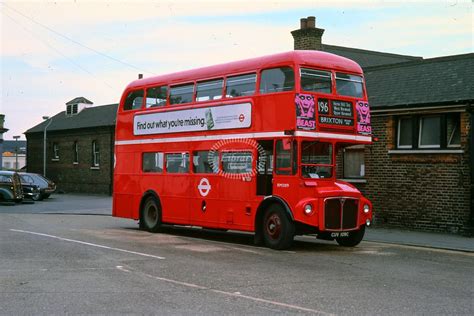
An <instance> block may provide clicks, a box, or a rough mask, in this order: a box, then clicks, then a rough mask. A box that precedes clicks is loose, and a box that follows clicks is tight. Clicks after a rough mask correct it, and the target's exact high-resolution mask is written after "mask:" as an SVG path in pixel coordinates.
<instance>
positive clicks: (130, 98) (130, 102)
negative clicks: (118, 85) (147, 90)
mask: <svg viewBox="0 0 474 316" xmlns="http://www.w3.org/2000/svg"><path fill="white" fill-rule="evenodd" d="M142 105H143V90H135V91H130V92H129V93H128V94H127V97H126V98H125V103H124V104H123V109H124V110H126V111H128V110H136V109H139V108H141V107H142Z"/></svg>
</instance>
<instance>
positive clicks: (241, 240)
mask: <svg viewBox="0 0 474 316" xmlns="http://www.w3.org/2000/svg"><path fill="white" fill-rule="evenodd" d="M123 229H125V230H129V231H135V232H137V233H143V234H152V233H148V232H145V231H142V230H140V229H139V228H138V227H136V228H132V227H124V228H123ZM160 234H167V235H172V236H176V237H187V238H197V239H202V240H206V241H212V242H216V243H223V244H225V243H227V244H234V245H236V246H238V245H241V246H247V247H255V248H256V249H258V248H266V247H264V246H258V245H255V244H254V235H253V234H252V233H246V232H236V231H219V230H214V229H208V228H199V227H182V226H165V227H163V228H162V230H161V231H160ZM152 235H153V234H152ZM295 238H297V239H296V240H295V241H294V243H293V246H292V247H291V248H290V249H288V250H290V251H297V252H321V251H324V252H326V251H345V250H347V249H351V248H344V247H341V246H339V245H337V244H336V242H330V241H329V242H328V241H322V240H319V239H316V237H313V236H306V237H304V238H305V239H307V240H301V239H298V238H301V237H298V236H296V237H295ZM310 238H311V239H313V240H311V239H310ZM266 249H269V248H266Z"/></svg>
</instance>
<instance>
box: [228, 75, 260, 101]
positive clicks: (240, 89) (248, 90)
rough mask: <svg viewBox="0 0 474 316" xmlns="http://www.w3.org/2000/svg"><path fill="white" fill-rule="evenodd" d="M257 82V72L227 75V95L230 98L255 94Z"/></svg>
mask: <svg viewBox="0 0 474 316" xmlns="http://www.w3.org/2000/svg"><path fill="white" fill-rule="evenodd" d="M256 84H257V74H248V75H241V76H233V77H227V81H226V88H225V95H226V97H228V98H232V97H242V96H247V95H253V94H254V93H255V86H256Z"/></svg>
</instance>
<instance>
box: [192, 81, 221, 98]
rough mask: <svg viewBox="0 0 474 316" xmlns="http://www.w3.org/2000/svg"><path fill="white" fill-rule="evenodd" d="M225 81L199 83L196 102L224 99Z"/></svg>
mask: <svg viewBox="0 0 474 316" xmlns="http://www.w3.org/2000/svg"><path fill="white" fill-rule="evenodd" d="M223 84H224V80H223V79H218V80H210V81H204V82H199V83H198V84H197V92H196V93H197V95H196V101H209V100H218V99H221V98H222V86H223Z"/></svg>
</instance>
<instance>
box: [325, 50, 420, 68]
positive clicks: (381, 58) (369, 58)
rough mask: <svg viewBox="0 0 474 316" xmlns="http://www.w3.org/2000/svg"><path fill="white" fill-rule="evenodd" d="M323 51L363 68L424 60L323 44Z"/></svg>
mask: <svg viewBox="0 0 474 316" xmlns="http://www.w3.org/2000/svg"><path fill="white" fill-rule="evenodd" d="M323 51H325V52H328V53H332V54H336V55H339V56H343V57H346V58H349V59H352V60H353V61H355V62H357V63H358V64H359V65H360V66H361V67H362V68H365V67H373V66H380V65H389V64H398V63H403V62H407V61H414V60H422V59H423V58H422V57H416V56H408V55H398V54H390V53H383V52H376V51H371V50H365V49H358V48H350V47H342V46H334V45H326V44H323Z"/></svg>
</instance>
